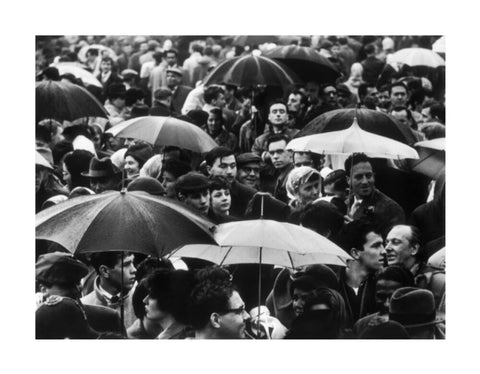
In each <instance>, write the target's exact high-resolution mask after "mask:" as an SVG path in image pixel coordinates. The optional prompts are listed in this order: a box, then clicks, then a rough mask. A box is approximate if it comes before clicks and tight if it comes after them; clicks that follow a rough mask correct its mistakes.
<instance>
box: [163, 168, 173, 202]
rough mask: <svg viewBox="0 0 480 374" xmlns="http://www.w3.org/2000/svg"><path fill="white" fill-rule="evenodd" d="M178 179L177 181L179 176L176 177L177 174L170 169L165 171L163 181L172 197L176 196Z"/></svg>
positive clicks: (169, 195) (164, 186)
mask: <svg viewBox="0 0 480 374" xmlns="http://www.w3.org/2000/svg"><path fill="white" fill-rule="evenodd" d="M176 181H177V178H175V176H174V175H173V174H172V173H170V172H168V171H164V172H163V174H162V180H161V183H162V186H163V188H165V190H166V191H167V194H166V196H167V197H171V198H174V197H175V182H176Z"/></svg>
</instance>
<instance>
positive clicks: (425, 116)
mask: <svg viewBox="0 0 480 374" xmlns="http://www.w3.org/2000/svg"><path fill="white" fill-rule="evenodd" d="M432 120H433V118H432V115H431V114H430V107H427V108H423V109H422V121H423V122H432Z"/></svg>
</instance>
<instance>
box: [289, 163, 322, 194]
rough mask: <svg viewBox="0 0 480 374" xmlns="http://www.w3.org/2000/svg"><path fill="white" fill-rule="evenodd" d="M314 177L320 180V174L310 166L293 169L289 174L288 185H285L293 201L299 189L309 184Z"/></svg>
mask: <svg viewBox="0 0 480 374" xmlns="http://www.w3.org/2000/svg"><path fill="white" fill-rule="evenodd" d="M312 175H317V176H318V178H319V179H320V173H319V172H318V171H317V170H315V169H314V168H311V167H310V166H300V167H298V168H294V169H292V171H291V172H290V173H289V174H288V177H287V183H286V184H285V187H286V189H287V195H288V197H289V198H290V199H292V200H293V199H295V195H296V193H297V191H298V188H299V187H300V186H301V185H303V184H305V183H307V181H308V180H309V179H310V178H311V177H312Z"/></svg>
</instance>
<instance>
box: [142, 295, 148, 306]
mask: <svg viewBox="0 0 480 374" xmlns="http://www.w3.org/2000/svg"><path fill="white" fill-rule="evenodd" d="M142 302H143V303H144V304H145V305H147V304H148V295H147V296H145V297H144V298H143V300H142Z"/></svg>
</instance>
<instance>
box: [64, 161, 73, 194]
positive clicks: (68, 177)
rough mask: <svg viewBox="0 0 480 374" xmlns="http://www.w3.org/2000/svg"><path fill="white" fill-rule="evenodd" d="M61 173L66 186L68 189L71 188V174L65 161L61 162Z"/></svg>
mask: <svg viewBox="0 0 480 374" xmlns="http://www.w3.org/2000/svg"><path fill="white" fill-rule="evenodd" d="M62 175H63V181H64V182H65V184H66V185H67V186H68V188H69V189H71V188H72V174H70V172H69V171H68V169H67V165H65V163H62Z"/></svg>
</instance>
